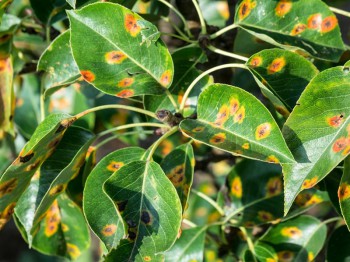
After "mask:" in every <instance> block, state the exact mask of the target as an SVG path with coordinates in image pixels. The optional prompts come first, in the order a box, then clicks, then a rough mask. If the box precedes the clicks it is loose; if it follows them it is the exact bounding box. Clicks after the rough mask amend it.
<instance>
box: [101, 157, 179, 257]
mask: <svg viewBox="0 0 350 262" xmlns="http://www.w3.org/2000/svg"><path fill="white" fill-rule="evenodd" d="M105 191H106V193H107V194H108V195H109V196H110V197H111V198H112V200H113V201H114V202H115V203H116V204H117V206H118V210H119V212H120V213H121V216H122V218H123V219H124V221H125V222H126V224H127V225H128V229H127V231H128V233H127V234H128V235H127V239H124V240H122V241H120V244H119V246H118V247H117V248H116V249H115V250H113V251H112V252H111V253H110V254H109V255H108V256H107V258H106V261H120V260H131V261H134V260H135V261H144V260H149V261H151V260H152V261H153V260H155V261H158V260H159V259H160V258H161V257H162V255H161V253H162V252H164V251H165V250H167V249H169V248H170V247H171V246H172V244H173V243H174V242H175V239H176V236H177V234H178V231H179V229H180V222H181V203H180V200H179V197H178V195H177V192H176V190H175V188H174V186H173V185H172V184H171V182H170V181H169V179H168V178H167V177H166V176H165V174H164V172H163V171H162V169H161V168H160V166H159V165H158V164H157V163H155V162H147V161H134V162H131V163H129V164H127V165H125V166H123V167H122V168H121V169H120V170H119V171H118V172H117V173H115V174H114V175H113V176H111V177H110V178H109V179H108V180H107V181H106V182H105Z"/></svg>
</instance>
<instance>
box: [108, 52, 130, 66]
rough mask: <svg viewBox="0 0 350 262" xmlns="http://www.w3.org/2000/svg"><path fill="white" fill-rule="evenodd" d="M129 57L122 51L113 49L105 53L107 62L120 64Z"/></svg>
mask: <svg viewBox="0 0 350 262" xmlns="http://www.w3.org/2000/svg"><path fill="white" fill-rule="evenodd" d="M127 58H128V57H127V56H126V54H124V53H123V52H122V51H111V52H108V53H107V54H106V55H105V59H106V62H107V63H108V64H111V65H113V64H120V63H122V62H123V61H124V60H125V59H127Z"/></svg>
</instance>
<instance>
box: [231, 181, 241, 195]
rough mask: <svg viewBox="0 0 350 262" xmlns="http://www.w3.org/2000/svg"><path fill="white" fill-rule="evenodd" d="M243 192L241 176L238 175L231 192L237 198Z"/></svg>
mask: <svg viewBox="0 0 350 262" xmlns="http://www.w3.org/2000/svg"><path fill="white" fill-rule="evenodd" d="M242 193H243V188H242V181H241V178H240V177H238V176H236V177H235V178H234V179H233V180H232V183H231V194H232V195H234V196H235V197H237V198H241V197H242Z"/></svg>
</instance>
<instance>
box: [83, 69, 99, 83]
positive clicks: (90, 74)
mask: <svg viewBox="0 0 350 262" xmlns="http://www.w3.org/2000/svg"><path fill="white" fill-rule="evenodd" d="M80 74H81V75H82V76H83V78H84V79H85V80H86V81H88V82H93V81H94V80H95V78H96V77H95V74H94V73H93V72H91V71H90V70H81V71H80Z"/></svg>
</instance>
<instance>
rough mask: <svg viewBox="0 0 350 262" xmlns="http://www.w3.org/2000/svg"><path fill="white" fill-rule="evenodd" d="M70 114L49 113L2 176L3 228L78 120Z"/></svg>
mask: <svg viewBox="0 0 350 262" xmlns="http://www.w3.org/2000/svg"><path fill="white" fill-rule="evenodd" d="M75 119H76V118H75V117H72V116H70V115H67V114H53V115H49V116H48V117H47V118H45V120H44V121H43V122H42V123H41V124H40V125H39V126H38V128H37V129H36V130H35V132H34V134H33V136H32V137H31V139H30V140H29V141H28V143H27V144H26V145H25V146H24V148H23V149H22V151H21V153H20V154H19V156H18V157H17V158H16V159H15V161H14V162H13V163H12V164H11V166H9V167H8V168H7V170H6V171H5V173H4V174H2V176H1V178H0V200H1V201H0V228H1V227H2V226H3V225H4V224H5V223H6V222H7V221H8V219H10V217H11V214H12V212H13V209H14V207H15V205H16V202H17V200H18V199H19V197H20V196H21V195H22V193H23V192H24V190H25V189H26V188H27V186H28V185H29V183H30V179H31V178H32V176H33V175H34V173H35V172H36V170H37V169H38V168H39V167H40V166H41V164H42V163H43V162H44V161H45V160H46V159H47V158H48V157H49V156H50V155H51V154H52V153H53V151H54V150H55V148H56V147H57V145H58V143H59V142H60V141H61V139H62V137H63V134H64V133H65V131H66V129H67V128H68V127H69V126H70V125H71V124H72V123H73V122H74V121H75Z"/></svg>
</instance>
